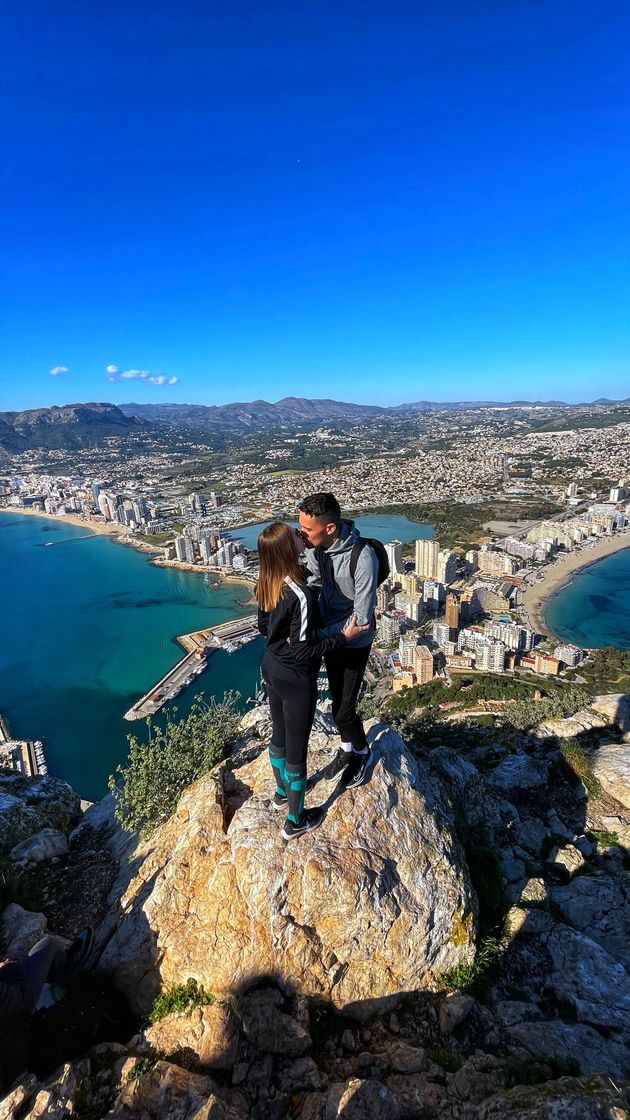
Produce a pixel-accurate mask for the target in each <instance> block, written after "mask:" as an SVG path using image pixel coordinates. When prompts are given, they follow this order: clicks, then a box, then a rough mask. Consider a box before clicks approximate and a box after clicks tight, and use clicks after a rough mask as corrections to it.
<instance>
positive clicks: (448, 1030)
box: [440, 992, 475, 1034]
mask: <svg viewBox="0 0 630 1120" xmlns="http://www.w3.org/2000/svg"><path fill="white" fill-rule="evenodd" d="M474 1006H475V1001H474V999H473V997H472V996H467V995H465V994H464V993H463V992H452V993H451V994H450V995H448V996H447V997H446V999H444V1000H442V1003H441V1004H440V1030H441V1031H442V1034H452V1033H453V1031H454V1030H455V1028H456V1027H458V1026H459V1024H460V1023H463V1021H464V1019H466V1018H467V1016H468V1015H470V1012H471V1011H472V1009H473V1007H474Z"/></svg>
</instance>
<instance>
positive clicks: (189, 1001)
mask: <svg viewBox="0 0 630 1120" xmlns="http://www.w3.org/2000/svg"><path fill="white" fill-rule="evenodd" d="M214 1000H215V997H214V996H213V995H211V993H210V992H206V991H205V989H204V987H203V985H202V984H198V983H197V981H196V980H193V979H192V977H190V978H189V979H188V980H187V981H186V983H185V984H173V985H172V986H171V987H169V988H165V989H164V990H163V991H162V992H160V994H159V996H158V997H157V998H156V1000H155V1003H154V1004H153V1010H152V1011H151V1014H150V1015H149V1022H150V1023H158V1022H159V1021H160V1019H164V1018H165V1017H166V1016H167V1015H172V1014H174V1013H175V1012H181V1011H188V1009H189V1008H190V1007H203V1006H205V1005H208V1004H211V1003H214Z"/></svg>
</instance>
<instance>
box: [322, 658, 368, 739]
mask: <svg viewBox="0 0 630 1120" xmlns="http://www.w3.org/2000/svg"><path fill="white" fill-rule="evenodd" d="M371 648H372V643H371V642H370V645H369V646H359V647H357V648H356V649H353V648H352V646H350V647H347V648H346V649H343V648H342V649H334V650H332V651H331V652H330V653H327V654H325V656H324V662H325V664H326V672H327V673H328V683H329V685H330V695H331V698H332V714H333V719H334V721H335V723H336V724H337V729H338V731H339V734H340V735H341V738H342V741H343V742H344V743H352V747H353V749H354V750H355V751H364V750H365V749H366V748H367V739H366V737H365V731H364V729H363V722H362V720H361V718H360V716H359V715H358V714H357V700H358V698H359V690H360V688H361V681H362V680H363V677H364V676H365V670H366V667H367V663H368V658H369V656H370V650H371Z"/></svg>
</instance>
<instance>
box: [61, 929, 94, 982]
mask: <svg viewBox="0 0 630 1120" xmlns="http://www.w3.org/2000/svg"><path fill="white" fill-rule="evenodd" d="M93 941H94V930H93V929H92V927H91V926H86V927H85V929H82V930H81V932H80V933H78V934H77V936H76V937H75V939H74V941H73V942H72V945H69V946H68V948H67V949H66V968H65V974H66V979H68V980H69V979H71V978H72V977H73V976H78V975H79V974H80V973H81V972H82V971H83V966H84V965H85V962H86V961H87V959H88V957H89V955H90V953H91V952H92V942H93Z"/></svg>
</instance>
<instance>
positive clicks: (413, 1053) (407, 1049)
mask: <svg viewBox="0 0 630 1120" xmlns="http://www.w3.org/2000/svg"><path fill="white" fill-rule="evenodd" d="M389 1064H390V1066H391V1067H392V1070H393V1071H394V1073H420V1071H421V1070H423V1069H426V1065H427V1059H426V1056H425V1053H424V1050H423V1049H422V1047H421V1046H410V1045H409V1043H408V1042H400V1043H398V1044H397V1045H396V1046H395V1047H394V1049H393V1050H392V1051H391V1053H390V1055H389Z"/></svg>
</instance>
